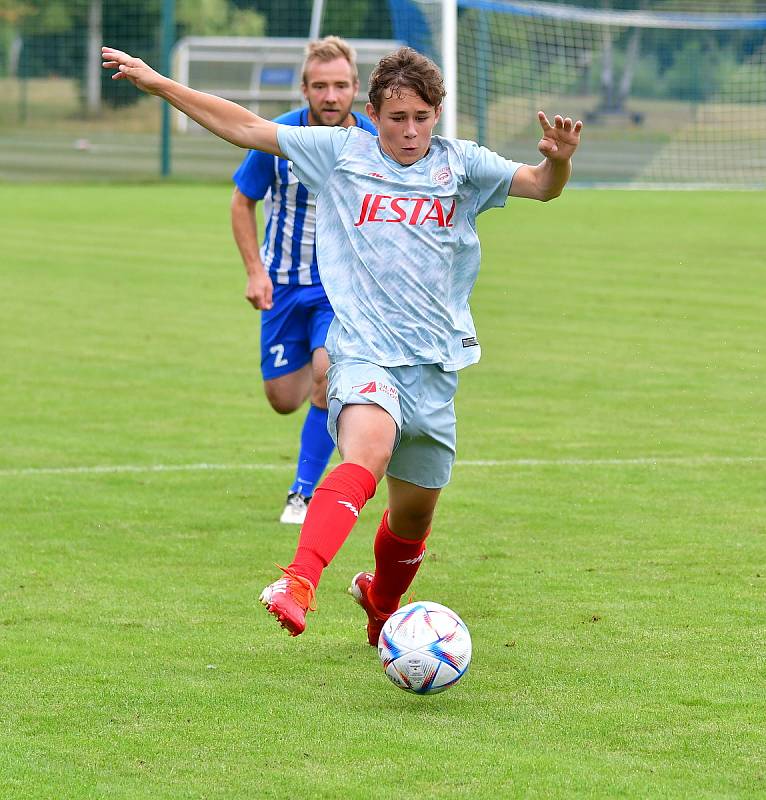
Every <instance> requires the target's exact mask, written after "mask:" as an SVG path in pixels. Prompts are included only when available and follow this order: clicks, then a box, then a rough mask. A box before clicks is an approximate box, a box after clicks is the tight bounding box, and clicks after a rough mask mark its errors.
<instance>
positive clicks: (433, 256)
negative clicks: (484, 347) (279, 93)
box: [103, 48, 582, 646]
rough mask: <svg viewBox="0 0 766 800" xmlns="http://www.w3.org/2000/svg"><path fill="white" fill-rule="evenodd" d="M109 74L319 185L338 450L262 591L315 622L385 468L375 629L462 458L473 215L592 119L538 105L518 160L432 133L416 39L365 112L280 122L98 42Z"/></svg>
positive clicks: (375, 86)
mask: <svg viewBox="0 0 766 800" xmlns="http://www.w3.org/2000/svg"><path fill="white" fill-rule="evenodd" d="M103 57H104V66H105V67H106V68H116V69H117V70H118V71H117V73H116V74H115V75H114V77H115V78H118V79H119V78H127V79H128V80H130V81H132V82H133V83H134V84H135V85H136V86H138V87H139V88H141V89H143V90H144V91H147V92H151V93H152V94H156V95H160V96H161V97H164V98H165V99H167V100H168V101H169V102H170V103H172V104H173V105H174V106H176V107H177V108H179V109H181V110H182V111H184V112H185V113H187V114H188V115H189V116H191V117H193V118H194V119H195V120H197V121H198V122H199V123H200V124H202V125H203V126H205V127H207V128H209V129H210V130H211V131H212V132H213V133H216V134H217V135H218V136H221V137H222V138H224V139H227V140H228V141H230V142H232V143H234V144H237V145H239V146H241V147H250V148H255V149H260V150H265V151H267V152H269V153H272V154H274V155H280V156H286V157H288V158H290V159H291V160H292V162H293V164H294V167H295V169H296V171H297V173H298V175H299V177H300V179H301V181H302V182H303V183H304V184H305V185H306V186H307V187H309V188H310V189H311V190H312V191H314V192H315V193H316V195H317V254H318V261H319V267H320V271H321V273H322V280H323V283H324V286H325V289H326V290H327V295H328V297H329V298H330V302H331V303H332V305H333V309H334V310H335V319H334V320H333V322H332V324H331V326H330V330H329V333H328V337H327V342H326V346H327V351H328V354H329V357H330V370H329V374H328V401H329V426H330V431H331V433H332V435H333V437H334V438H335V439H336V441H337V444H338V449H339V450H340V454H341V457H342V463H341V464H340V465H339V466H337V467H336V468H335V469H334V470H332V471H331V472H330V473H329V474H328V475H327V477H326V478H325V479H324V481H323V482H322V483H321V484H320V485H319V487H318V488H317V490H316V491H315V493H314V499H313V500H312V502H311V505H310V506H309V511H308V514H307V515H306V521H305V523H304V525H303V527H302V529H301V533H300V539H299V542H298V547H297V549H296V551H295V555H294V557H293V560H292V562H291V563H290V565H289V566H288V567H286V568H281V569H282V570H283V573H284V575H283V577H282V578H280V579H279V580H277V581H275V582H274V583H272V584H270V585H269V586H267V587H266V588H265V589H264V590H263V592H262V593H261V601H262V602H263V603H264V604H265V605H266V608H267V609H268V611H269V612H270V613H271V614H273V615H274V616H275V617H276V618H277V620H278V621H279V623H280V624H281V625H282V626H283V627H284V628H286V629H287V630H288V632H289V633H290V634H291V635H293V636H297V635H298V634H300V633H302V632H303V631H304V629H305V626H306V612H307V611H308V610H313V609H314V607H315V591H316V587H317V585H318V584H319V580H320V577H321V574H322V571H323V570H324V568H325V567H326V566H327V565H328V564H329V563H330V561H331V560H332V558H333V557H334V556H335V554H336V553H337V552H338V550H339V549H340V547H341V545H342V544H343V542H344V541H345V539H346V537H347V536H348V534H349V532H350V531H351V528H352V527H353V525H354V523H355V522H356V520H357V518H358V516H359V512H360V511H361V509H362V508H363V506H364V505H365V503H366V502H367V501H368V500H369V499H370V498H371V497H372V496H373V495H374V494H375V490H376V487H377V484H378V482H379V481H380V480H381V479H382V478H383V476H384V475H386V478H387V484H388V508H387V509H386V511H385V512H384V514H383V518H382V520H381V522H380V526H379V528H378V532H377V535H376V538H375V544H374V556H375V569H374V572H372V573H369V572H360V573H358V574H357V575H355V576H354V578H353V580H352V583H351V588H350V592H351V593H352V595H353V596H354V599H355V600H356V601H357V602H358V603H359V604H360V605H361V606H362V608H363V609H364V610H365V612H366V614H367V636H368V641H369V643H370V644H371V645H373V646H374V645H376V644H377V640H378V635H379V633H380V630H381V628H382V626H383V624H384V622H385V620H386V619H387V618H388V617H389V616H390V615H391V613H392V612H393V611H395V610H396V608H397V607H398V605H399V602H400V600H401V597H402V595H403V594H404V593H405V592H406V590H407V588H408V587H409V585H410V583H411V582H412V580H413V579H414V577H415V574H416V572H417V570H418V567H419V566H420V563H421V562H422V560H423V556H424V553H425V541H426V537H427V536H428V534H429V532H430V526H431V520H432V517H433V514H434V509H435V507H436V503H437V500H438V498H439V493H440V491H441V489H442V488H443V487H444V486H445V485H446V484H447V483H448V482H449V478H450V473H451V469H452V465H453V463H454V459H455V412H454V404H453V398H454V394H455V390H456V388H457V371H458V370H459V369H461V368H462V367H465V366H468V365H469V364H473V363H475V362H476V361H478V360H479V355H480V350H479V343H478V340H477V338H476V331H475V329H474V325H473V321H472V319H471V313H470V309H469V307H468V297H469V295H470V292H471V289H472V287H473V284H474V282H475V280H476V276H477V273H478V268H479V260H480V248H479V239H478V236H477V233H476V216H477V215H478V214H480V213H481V212H482V211H485V210H487V209H488V208H492V207H495V206H502V205H504V203H505V199H506V197H508V195H511V196H514V197H525V198H531V199H536V200H550V199H552V198H554V197H557V196H558V195H559V194H560V193H561V192H562V190H563V188H564V186H565V184H566V183H567V181H568V179H569V176H570V173H571V169H572V166H571V158H572V155H573V154H574V152H575V150H576V148H577V146H578V144H579V141H580V131H581V129H582V123H581V122H580V121H579V120H578V121H577V122H573V121H572V120H571V119H570V118H569V117H567V118H562V117H560V116H556V117H555V118H554V122H553V124H551V123H550V122H549V121H548V119H547V117H546V115H545V114H544V113H543V112H539V113H538V119H539V121H540V125H541V127H542V138H541V139H540V141H539V143H538V149H539V150H540V152H541V154H542V155H543V160H542V161H541V162H540V163H539V164H536V165H534V166H533V165H526V164H518V163H516V162H513V161H508V160H506V159H504V158H502V157H501V156H499V155H497V154H496V153H493V152H491V151H489V150H487V149H485V148H483V147H479V146H478V145H476V144H475V143H474V142H468V141H462V140H456V139H446V138H442V137H439V136H434V135H433V129H434V126H435V125H436V123H437V121H438V119H439V115H440V113H441V103H442V100H443V98H444V94H445V92H444V86H443V82H442V78H441V75H440V73H439V70H438V68H437V67H436V66H435V65H434V64H433V63H432V62H431V61H429V60H428V59H427V58H425V57H424V56H422V55H420V54H418V53H416V52H415V51H414V50H411V49H409V48H401V49H400V50H397V51H396V52H395V53H392V54H391V55H390V56H387V57H386V58H384V59H382V60H381V62H380V63H379V64H378V66H377V68H376V69H375V70H374V72H373V74H372V75H371V77H370V86H369V89H370V91H369V97H370V102H369V104H368V106H367V112H368V114H369V115H370V117H371V118H372V120H373V122H374V123H375V124H376V126H377V128H378V135H379V136H378V138H377V139H376V138H375V137H373V136H371V135H370V134H368V133H366V132H365V131H362V130H360V129H358V128H353V127H352V128H337V127H336V128H328V127H299V128H295V127H287V126H279V125H276V124H274V123H272V122H268V121H266V120H263V119H261V118H259V117H257V116H255V115H253V114H251V113H249V112H248V111H246V110H244V109H242V108H240V107H239V106H236V105H234V104H232V103H229V102H227V101H225V100H222V99H221V98H217V97H213V96H211V95H206V94H203V93H200V92H195V91H193V90H191V89H189V88H188V87H185V86H181V85H179V84H177V83H174V82H173V81H170V80H168V79H167V78H164V77H162V76H161V75H158V74H157V73H156V72H154V71H153V70H152V69H150V68H149V67H148V66H146V64H144V63H143V62H142V61H140V60H139V59H136V58H132V57H131V56H129V55H127V54H125V53H122V52H119V51H116V50H112V49H109V48H105V49H104V52H103Z"/></svg>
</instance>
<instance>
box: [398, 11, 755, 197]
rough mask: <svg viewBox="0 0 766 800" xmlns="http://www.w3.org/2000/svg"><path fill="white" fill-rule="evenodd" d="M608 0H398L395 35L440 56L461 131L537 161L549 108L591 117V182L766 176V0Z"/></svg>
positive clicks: (587, 164) (585, 176)
mask: <svg viewBox="0 0 766 800" xmlns="http://www.w3.org/2000/svg"><path fill="white" fill-rule="evenodd" d="M597 5H598V7H597V8H594V7H590V8H589V7H586V0H583V2H582V4H581V5H564V4H562V3H549V2H522V1H518V2H517V1H516V0H389V7H390V9H391V14H392V23H393V30H394V35H395V36H396V37H397V38H399V39H402V40H404V41H406V42H407V43H409V44H411V45H412V46H413V47H416V48H417V49H420V50H422V51H423V52H425V53H426V54H427V55H429V56H431V57H432V58H434V59H435V60H437V61H438V62H439V63H440V64H441V66H442V68H443V70H444V73H445V79H446V85H447V86H446V88H447V92H448V98H449V97H450V96H451V97H452V100H453V102H454V103H455V111H454V120H455V128H454V130H455V132H456V134H457V135H458V136H461V137H465V138H471V139H476V140H477V141H479V142H480V143H481V144H485V145H487V146H489V147H491V148H492V149H494V150H497V151H498V152H501V153H503V154H505V155H507V156H510V157H513V158H515V159H517V160H523V161H534V160H535V159H539V154H538V153H537V151H536V149H535V144H536V142H537V139H538V138H539V136H538V131H539V127H538V126H537V120H536V112H537V110H538V109H540V108H542V109H543V110H545V111H546V112H548V113H549V115H550V114H555V113H564V114H567V115H569V116H572V117H579V118H581V119H583V121H584V122H585V123H586V128H585V133H584V137H583V143H582V145H581V148H580V151H579V152H578V155H577V159H576V164H575V173H574V179H575V180H576V181H578V182H580V183H586V184H591V185H592V184H606V185H616V184H628V185H634V186H635V185H647V186H659V185H673V186H690V187H698V186H731V187H752V186H757V187H760V186H764V185H766V136H764V134H763V131H764V130H765V129H766V2H758V1H756V2H755V3H748V4H747V7H748V8H750V9H751V10H750V11H748V12H742V13H740V12H738V11H737V6H738V0H730V2H724V1H723V0H721V1H720V2H713V0H707V2H706V1H705V0H697V1H696V2H694V0H689V1H688V2H683V3H680V2H679V3H676V4H674V5H671V4H669V3H652V2H651V0H643V2H637V3H636V4H635V5H636V8H634V9H632V10H612V9H610V8H607V7H605V6H608V5H610V3H604V2H601V0H599V2H598V3H597ZM622 5H625V4H624V3H623V4H622ZM744 7H745V6H740V8H744ZM668 8H675V10H672V11H671V10H667V9H668ZM753 8H755V9H756V11H753V10H752V9H753ZM453 20H454V23H455V24H454V26H453V24H452V21H453ZM453 64H454V73H453V67H452V65H453ZM446 113H448V107H446V106H445V114H446ZM448 118H449V117H448ZM441 130H442V132H443V133H445V134H447V133H448V130H449V128H448V126H447V125H443V126H442V129H441Z"/></svg>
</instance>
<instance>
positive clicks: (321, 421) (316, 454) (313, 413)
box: [290, 405, 335, 497]
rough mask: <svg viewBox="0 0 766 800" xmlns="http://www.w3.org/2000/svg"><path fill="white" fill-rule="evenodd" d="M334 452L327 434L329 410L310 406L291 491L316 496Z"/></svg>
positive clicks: (330, 438)
mask: <svg viewBox="0 0 766 800" xmlns="http://www.w3.org/2000/svg"><path fill="white" fill-rule="evenodd" d="M333 450H335V444H334V442H333V440H332V437H331V436H330V434H329V433H328V432H327V410H326V409H323V408H317V407H316V406H314V405H310V406H309V410H308V413H307V414H306V421H305V422H304V423H303V430H302V431H301V451H300V453H299V454H298V469H297V471H296V473H295V480H294V481H293V485H292V486H291V487H290V491H291V492H300V493H301V494H302V495H303V496H304V497H311V495H313V494H314V487H315V486H316V485H317V483H319V479H320V478H321V477H322V473H323V472H324V471H325V467H326V466H327V464H328V462H329V460H330V458H331V457H332V454H333Z"/></svg>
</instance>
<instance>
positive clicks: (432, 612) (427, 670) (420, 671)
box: [378, 601, 472, 694]
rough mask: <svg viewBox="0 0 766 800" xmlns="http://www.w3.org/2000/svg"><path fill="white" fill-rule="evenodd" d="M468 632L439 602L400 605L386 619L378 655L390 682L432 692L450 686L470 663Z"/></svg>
mask: <svg viewBox="0 0 766 800" xmlns="http://www.w3.org/2000/svg"><path fill="white" fill-rule="evenodd" d="M471 651H472V648H471V634H470V633H468V628H467V627H466V625H465V623H464V622H463V620H462V619H460V617H459V616H458V615H457V614H456V613H455V612H454V611H453V610H452V609H451V608H447V607H446V606H443V605H440V604H439V603H432V602H429V601H423V602H419V603H410V604H409V605H406V606H402V607H401V608H400V609H399V610H398V611H395V612H394V613H393V614H392V615H391V616H390V617H389V618H388V620H386V624H385V625H384V626H383V630H382V631H381V633H380V639H378V654H379V655H380V661H381V663H382V664H383V669H384V670H385V672H386V675H387V676H388V678H389V679H390V680H391V682H392V683H394V684H396V685H397V686H398V687H399V688H400V689H404V690H405V691H406V692H414V693H415V694H436V693H437V692H443V691H444V690H445V689H449V687H450V686H454V685H455V684H456V683H457V682H458V681H459V680H460V679H461V678H462V677H463V675H465V673H466V670H467V669H468V665H469V664H470V663H471Z"/></svg>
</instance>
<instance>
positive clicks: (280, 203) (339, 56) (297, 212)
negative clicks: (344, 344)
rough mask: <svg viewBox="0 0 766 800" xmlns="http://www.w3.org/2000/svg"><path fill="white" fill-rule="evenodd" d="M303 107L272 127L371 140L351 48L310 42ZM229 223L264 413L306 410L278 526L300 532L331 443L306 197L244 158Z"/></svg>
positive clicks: (324, 308)
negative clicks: (352, 131) (250, 312)
mask: <svg viewBox="0 0 766 800" xmlns="http://www.w3.org/2000/svg"><path fill="white" fill-rule="evenodd" d="M302 87H303V95H304V97H305V98H306V102H307V105H306V106H305V107H304V108H300V109H297V110H295V111H290V112H288V113H287V114H282V115H281V116H279V117H277V118H276V119H275V120H274V122H276V123H277V124H280V125H294V126H302V125H306V126H308V125H325V126H336V125H337V126H339V127H343V128H348V127H352V126H357V127H359V128H362V129H363V130H366V131H369V132H370V133H373V134H374V133H375V132H376V130H375V126H374V125H373V124H372V122H371V121H370V120H369V118H368V117H366V116H365V115H364V114H357V113H355V112H353V111H352V110H351V106H352V103H353V101H354V98H355V97H356V94H357V92H358V90H359V76H358V72H357V67H356V58H355V53H354V51H353V49H352V48H351V47H350V46H349V45H348V43H347V42H345V41H343V39H340V38H338V37H337V36H327V37H325V38H324V39H321V40H318V41H314V42H310V43H309V45H308V47H307V48H306V59H305V61H304V64H303V72H302ZM234 183H235V189H234V195H233V197H232V201H231V224H232V231H233V233H234V239H235V240H236V242H237V246H238V247H239V251H240V254H241V255H242V261H243V263H244V265H245V270H246V272H247V290H246V298H247V300H248V301H249V302H250V303H251V304H252V306H253V307H254V308H255V309H257V310H259V311H261V374H262V376H263V387H264V391H265V393H266V397H267V399H268V401H269V403H270V404H271V407H272V408H273V409H274V410H275V411H277V412H278V413H280V414H290V413H292V412H294V411H297V410H298V409H299V408H301V407H303V405H304V403H305V401H306V400H307V399H308V400H309V401H310V402H309V407H308V411H307V413H306V418H305V420H304V423H303V429H302V431H301V439H300V450H299V453H298V463H297V467H296V472H295V479H294V481H293V484H292V486H291V487H290V489H289V492H288V494H287V502H286V503H285V507H284V509H283V511H282V515H281V517H280V522H285V523H294V524H299V525H300V524H302V523H303V520H304V519H305V517H306V509H307V505H308V502H309V501H310V499H311V496H312V495H313V494H314V488H315V487H316V484H317V483H318V481H319V479H320V478H321V476H322V473H323V472H324V470H325V468H326V467H327V463H328V462H329V460H330V457H331V456H332V453H333V450H334V449H335V444H334V442H333V440H332V438H331V437H330V434H329V433H328V432H327V379H326V373H327V368H328V366H329V363H328V358H327V350H326V349H325V347H324V343H325V338H326V336H327V329H328V327H329V325H330V322H331V321H332V318H333V311H332V306H331V305H330V301H329V300H328V299H327V295H326V294H325V290H324V288H323V287H322V283H321V280H320V277H319V269H318V267H317V257H316V244H315V241H314V238H315V237H314V235H315V227H316V219H315V214H316V196H315V195H314V194H313V193H312V192H310V191H309V190H308V189H307V188H306V187H305V186H304V185H303V184H302V183H300V181H299V180H298V178H297V177H296V175H295V173H294V172H293V166H292V163H291V162H290V161H288V160H287V159H285V158H279V157H277V156H274V155H271V154H270V153H265V152H262V151H260V150H251V151H250V152H249V153H248V154H247V156H246V157H245V159H244V161H243V162H242V164H241V165H240V167H239V169H237V171H236V172H235V173H234ZM261 200H263V201H264V220H265V223H266V230H265V232H264V236H263V244H262V246H261V247H259V246H258V230H257V227H256V217H255V209H256V205H257V203H258V202H259V201H261Z"/></svg>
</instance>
